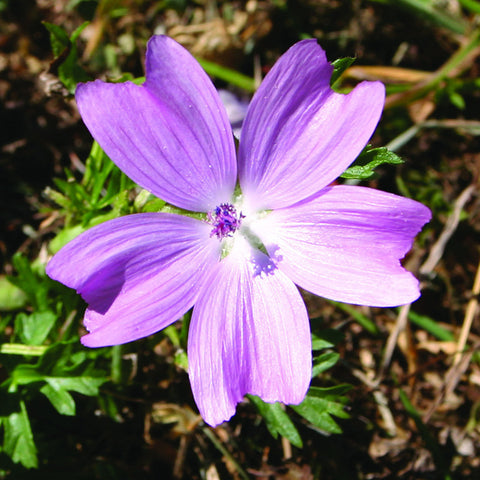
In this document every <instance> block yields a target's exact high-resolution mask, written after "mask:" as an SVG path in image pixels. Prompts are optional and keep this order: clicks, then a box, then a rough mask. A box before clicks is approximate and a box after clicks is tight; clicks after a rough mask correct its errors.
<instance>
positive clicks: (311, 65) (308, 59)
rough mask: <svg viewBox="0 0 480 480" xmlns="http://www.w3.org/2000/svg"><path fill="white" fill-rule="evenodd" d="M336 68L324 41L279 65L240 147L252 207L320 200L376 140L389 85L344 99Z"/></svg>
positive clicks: (367, 86)
mask: <svg viewBox="0 0 480 480" xmlns="http://www.w3.org/2000/svg"><path fill="white" fill-rule="evenodd" d="M332 70H333V67H332V66H331V65H330V64H329V63H328V62H327V59H326V56H325V52H324V51H323V50H322V49H321V47H320V46H319V45H318V44H317V42H316V41H315V40H304V41H301V42H298V43H297V44H295V45H294V46H293V47H291V48H290V49H289V50H288V51H287V52H286V53H285V54H284V55H283V56H282V57H281V58H280V59H279V60H278V61H277V63H276V64H275V65H274V67H273V68H272V70H271V71H270V72H269V73H268V75H267V76H266V77H265V79H264V81H263V82H262V84H261V86H260V88H259V89H258V91H257V92H256V94H255V95H254V97H253V99H252V102H251V103H250V107H249V109H248V113H247V116H246V118H245V121H244V124H243V129H242V138H241V142H240V148H239V177H240V185H241V187H242V192H243V193H244V194H245V197H247V199H248V200H249V206H250V204H252V205H255V206H256V207H257V208H258V209H275V208H280V207H286V206H289V205H292V204H294V203H296V202H298V201H300V200H303V199H305V198H307V197H309V196H311V195H313V194H316V193H317V192H319V191H320V190H321V189H322V188H324V187H326V186H327V185H328V184H330V183H331V182H332V181H333V180H335V179H336V178H337V177H338V176H339V175H340V174H341V173H342V172H343V171H344V170H345V169H346V168H347V167H348V166H349V165H350V164H351V163H352V162H353V161H354V160H355V158H356V157H357V156H358V154H359V153H360V152H361V150H362V149H363V147H364V146H365V145H366V143H367V141H368V140H369V138H370V137H371V135H372V133H373V132H374V130H375V127H376V125H377V123H378V120H379V118H380V115H381V113H382V109H383V104H384V99H385V88H384V86H383V85H382V84H381V83H379V82H364V83H361V84H360V85H358V86H357V87H356V88H355V89H354V90H353V91H352V92H351V93H349V94H348V95H341V94H338V93H335V92H334V91H333V90H332V89H331V88H330V86H329V81H330V76H331V73H332ZM250 208H252V206H250Z"/></svg>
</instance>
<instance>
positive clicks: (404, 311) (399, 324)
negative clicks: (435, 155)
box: [379, 185, 475, 378]
mask: <svg viewBox="0 0 480 480" xmlns="http://www.w3.org/2000/svg"><path fill="white" fill-rule="evenodd" d="M474 188H475V186H474V185H470V186H468V187H467V188H466V189H465V190H463V192H462V193H461V194H460V195H459V196H458V198H457V199H456V200H455V203H454V206H453V211H452V214H451V215H450V216H449V217H448V219H447V221H446V223H445V227H444V229H443V231H442V233H441V234H440V236H439V237H438V240H437V241H436V242H435V244H434V245H433V247H432V249H431V250H430V254H429V255H428V257H427V259H426V260H425V262H424V263H423V265H422V266H421V267H420V269H419V272H420V274H421V275H424V276H430V275H431V274H432V272H433V269H434V268H435V266H436V265H437V263H438V262H439V261H440V259H441V258H442V256H443V252H444V251H445V247H446V245H447V243H448V241H449V240H450V238H451V237H452V235H453V234H454V232H455V230H456V229H457V227H458V223H459V222H460V215H461V213H462V210H463V208H464V206H465V204H466V203H467V202H468V200H469V199H470V197H471V195H472V193H473V191H474ZM409 311H410V305H404V306H403V307H402V308H401V309H400V313H399V315H398V317H397V321H396V324H395V328H394V329H393V330H392V332H391V333H390V335H389V337H388V339H387V344H386V346H385V353H384V355H383V359H382V363H381V367H380V372H379V378H381V377H382V376H383V374H384V373H385V371H386V370H387V368H388V366H389V365H390V362H391V360H392V356H393V351H394V350H395V346H396V344H397V341H398V337H399V335H400V333H401V332H403V331H404V330H405V328H406V326H407V321H408V313H409Z"/></svg>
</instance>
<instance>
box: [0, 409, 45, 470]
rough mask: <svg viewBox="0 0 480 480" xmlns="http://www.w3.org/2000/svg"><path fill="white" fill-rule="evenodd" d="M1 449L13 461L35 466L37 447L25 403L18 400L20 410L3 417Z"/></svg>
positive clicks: (28, 466)
mask: <svg viewBox="0 0 480 480" xmlns="http://www.w3.org/2000/svg"><path fill="white" fill-rule="evenodd" d="M2 423H3V428H4V440H3V450H4V452H5V453H6V454H7V455H8V456H9V457H10V458H11V459H12V461H13V462H15V463H21V464H22V465H23V466H24V467H25V468H37V467H38V459H37V449H36V447H35V442H34V440H33V434H32V429H31V427H30V420H29V418H28V413H27V409H26V407H25V403H24V402H23V400H22V401H20V412H15V413H12V414H11V415H9V416H8V417H4V418H3V422H2Z"/></svg>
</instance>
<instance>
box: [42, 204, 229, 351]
mask: <svg viewBox="0 0 480 480" xmlns="http://www.w3.org/2000/svg"><path fill="white" fill-rule="evenodd" d="M210 230H211V227H210V225H207V224H206V223H202V222H200V221H198V220H195V219H193V218H189V217H184V216H180V215H174V214H168V213H141V214H136V215H129V216H126V217H121V218H117V219H115V220H110V221H108V222H106V223H103V224H101V225H98V226H96V227H94V228H92V229H90V230H88V231H87V232H85V233H83V234H82V235H80V236H79V237H77V238H75V239H74V240H73V241H71V242H70V243H68V244H67V245H66V246H65V247H63V248H62V249H61V250H60V251H59V252H58V253H57V254H56V255H55V256H54V257H53V258H52V260H50V262H49V264H48V265H47V274H48V275H49V276H50V277H51V278H53V279H54V280H58V281H59V282H62V283H64V284H65V285H67V286H68V287H70V288H75V289H76V290H77V291H78V292H79V293H80V294H81V295H82V297H83V298H84V299H85V301H86V302H87V303H88V304H89V308H88V309H87V311H86V313H85V319H84V322H85V326H86V328H87V329H88V330H89V332H90V333H89V335H86V336H85V337H83V338H82V343H83V344H84V345H87V346H89V347H99V346H106V345H116V344H120V343H125V342H129V341H132V340H135V339H137V338H141V337H145V336H147V335H150V334H152V333H155V332H157V331H158V330H160V329H162V328H164V327H166V326H167V325H169V324H170V323H172V322H174V321H175V320H178V319H179V317H180V316H181V315H183V314H184V313H185V312H186V311H187V310H188V309H189V308H191V307H192V306H193V304H194V302H195V300H196V298H197V294H198V291H199V287H200V284H201V282H202V281H203V279H204V278H205V276H206V275H208V274H209V272H210V270H211V269H212V268H213V267H214V265H215V264H216V263H217V262H218V260H219V253H220V251H219V250H220V249H219V246H220V244H219V242H218V241H217V240H216V239H210V238H209V233H210Z"/></svg>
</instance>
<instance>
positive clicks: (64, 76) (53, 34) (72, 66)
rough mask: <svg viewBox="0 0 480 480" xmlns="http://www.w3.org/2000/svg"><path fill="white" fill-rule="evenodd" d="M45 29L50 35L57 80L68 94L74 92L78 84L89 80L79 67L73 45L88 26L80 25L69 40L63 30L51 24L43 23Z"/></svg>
mask: <svg viewBox="0 0 480 480" xmlns="http://www.w3.org/2000/svg"><path fill="white" fill-rule="evenodd" d="M43 24H44V25H45V28H46V29H47V30H48V31H49V33H50V44H51V46H52V51H53V54H54V56H55V59H54V60H53V62H52V67H53V65H55V66H57V67H58V78H59V79H60V80H61V82H62V83H63V84H64V85H65V87H66V88H67V90H68V91H69V92H70V93H74V92H75V88H76V86H77V84H78V83H79V82H86V81H88V80H90V77H89V76H88V75H87V73H86V72H85V70H83V68H81V67H80V65H79V58H78V53H77V47H76V45H75V42H76V40H77V39H78V37H79V35H80V33H81V32H82V30H83V29H84V28H85V27H86V26H87V25H88V22H85V23H83V24H82V25H80V26H79V27H78V28H77V29H76V30H75V31H74V32H73V34H72V35H71V37H70V38H69V37H68V35H67V33H66V32H65V30H63V28H61V27H59V26H58V25H54V24H52V23H48V22H43Z"/></svg>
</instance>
